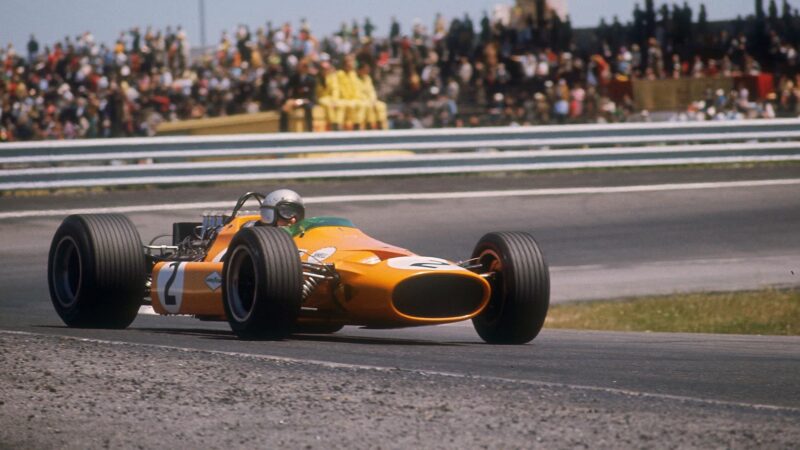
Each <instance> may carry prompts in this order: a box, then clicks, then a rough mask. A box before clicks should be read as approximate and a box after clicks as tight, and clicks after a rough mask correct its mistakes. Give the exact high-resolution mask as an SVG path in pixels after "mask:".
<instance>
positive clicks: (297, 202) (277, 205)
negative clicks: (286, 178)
mask: <svg viewBox="0 0 800 450" xmlns="http://www.w3.org/2000/svg"><path fill="white" fill-rule="evenodd" d="M305 216H306V208H305V206H303V197H300V194H298V193H297V192H295V191H293V190H291V189H278V190H277V191H272V192H270V193H269V194H267V195H266V197H264V200H263V201H262V202H261V221H263V222H264V223H266V224H268V225H275V224H277V222H278V218H279V217H280V218H282V219H284V220H291V219H292V218H296V219H297V221H298V222H299V221H301V220H303V218H304V217H305Z"/></svg>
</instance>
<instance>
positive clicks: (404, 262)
mask: <svg viewBox="0 0 800 450" xmlns="http://www.w3.org/2000/svg"><path fill="white" fill-rule="evenodd" d="M388 264H389V267H391V268H393V269H404V270H459V269H462V267H461V266H457V265H455V264H453V263H451V262H450V261H447V260H444V259H441V258H432V257H429V256H401V257H398V258H391V259H389V260H388Z"/></svg>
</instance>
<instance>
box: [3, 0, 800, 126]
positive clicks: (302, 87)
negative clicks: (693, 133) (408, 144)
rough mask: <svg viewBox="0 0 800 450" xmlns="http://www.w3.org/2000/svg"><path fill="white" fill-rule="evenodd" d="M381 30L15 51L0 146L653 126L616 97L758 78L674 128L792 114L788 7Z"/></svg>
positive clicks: (179, 35)
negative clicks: (211, 135)
mask: <svg viewBox="0 0 800 450" xmlns="http://www.w3.org/2000/svg"><path fill="white" fill-rule="evenodd" d="M375 31H376V27H375V26H374V25H373V24H372V22H371V21H370V20H369V19H366V20H365V21H364V23H363V24H361V23H358V22H356V21H353V22H352V23H351V24H347V23H345V24H342V26H341V29H340V30H339V31H338V32H337V33H334V34H333V35H330V36H326V37H324V38H318V37H317V36H315V35H314V34H313V32H312V30H311V27H310V25H309V24H308V23H307V22H305V21H304V20H303V21H301V22H300V24H299V26H298V27H297V28H295V27H293V26H292V25H291V24H289V23H285V24H283V25H281V26H277V27H276V26H273V25H272V24H271V23H269V22H268V23H266V24H265V26H263V27H259V28H257V29H256V30H255V31H254V32H253V31H252V30H251V29H250V28H249V27H248V26H245V25H240V26H238V27H237V28H236V29H235V30H234V32H233V33H231V34H229V33H227V32H224V33H222V35H221V37H220V39H219V42H218V43H217V44H216V45H214V46H213V47H212V48H208V49H200V50H201V51H199V52H198V51H195V52H193V51H192V48H191V43H190V41H189V39H188V37H187V34H186V32H185V30H183V29H182V28H181V27H176V28H171V27H167V28H166V29H164V30H154V29H151V28H147V29H145V30H141V29H139V28H132V29H130V30H127V31H125V32H122V33H120V35H119V37H118V38H117V40H116V41H115V42H114V43H113V44H110V45H108V44H105V43H100V42H97V40H96V39H95V38H94V36H93V35H92V34H91V33H90V32H86V33H83V34H82V35H80V36H77V37H74V38H73V37H65V38H64V39H63V40H62V41H60V42H56V43H53V44H52V45H50V44H41V43H39V42H38V41H37V39H36V37H35V36H33V35H32V36H30V39H29V41H28V44H27V46H26V48H25V49H23V50H17V49H16V48H14V47H13V46H12V45H11V44H9V45H7V46H6V47H5V48H2V49H0V65H1V67H0V69H1V70H2V72H0V141H10V140H31V139H62V138H65V139H72V138H94V137H117V136H140V135H144V136H146V135H152V134H154V133H155V130H156V128H157V126H158V124H159V123H161V122H163V121H176V120H185V119H193V118H204V117H218V116H226V115H234V114H242V113H253V112H258V111H277V112H280V113H281V116H282V119H281V126H282V128H284V129H286V122H287V120H288V116H289V115H290V114H292V113H293V112H294V111H295V110H296V109H302V110H303V111H304V116H305V119H306V120H305V122H306V129H312V125H313V124H312V122H313V108H314V107H315V106H319V107H320V108H321V110H322V111H323V112H324V117H325V120H326V124H327V125H326V126H327V128H328V129H331V130H337V129H359V128H385V127H391V128H420V127H425V128H429V127H451V126H455V127H461V126H486V125H514V124H518V125H524V124H550V123H567V122H571V123H577V122H619V121H635V120H647V118H648V115H647V113H646V111H645V112H643V111H637V110H636V108H635V107H634V102H633V100H632V98H631V95H630V94H629V93H625V92H622V93H620V92H616V91H615V88H614V85H615V83H618V82H625V81H628V80H631V79H665V78H705V77H709V78H713V77H731V76H737V75H758V74H760V73H762V72H767V73H770V74H773V76H774V80H775V82H774V91H775V93H774V94H773V95H771V96H769V97H768V98H766V99H758V98H755V96H754V95H753V93H751V92H749V91H748V90H747V89H746V88H743V87H742V86H736V87H735V88H734V89H733V90H731V91H727V92H726V91H724V90H723V91H719V90H713V91H712V90H709V91H708V92H707V93H706V95H705V98H702V99H696V100H697V101H696V102H693V103H692V104H691V105H688V108H687V110H686V111H685V112H682V113H681V114H678V115H676V116H675V117H676V118H677V119H679V120H701V119H726V118H740V117H775V116H797V115H798V113H800V101H799V100H800V77H798V64H800V61H798V52H797V48H798V43H799V42H800V14H798V10H797V9H792V7H791V6H790V5H789V3H788V1H787V0H783V1H782V3H781V5H780V8H779V7H778V5H777V4H776V2H775V0H770V2H769V5H768V6H767V8H766V11H765V8H764V5H763V3H762V1H761V0H756V1H755V13H754V14H752V15H748V16H747V17H746V18H742V17H739V18H737V19H736V20H732V21H726V22H709V21H708V20H707V16H706V11H705V8H704V7H703V6H701V7H700V9H699V11H698V13H697V15H696V17H695V14H694V11H692V9H691V8H690V7H689V6H688V4H686V3H684V4H683V5H677V4H673V5H671V6H670V5H667V4H663V5H661V6H660V8H658V9H656V5H655V4H654V2H653V0H646V1H645V2H644V5H643V6H641V5H639V4H636V6H635V7H634V10H633V13H632V19H631V20H630V21H628V22H626V23H622V22H620V20H619V19H618V18H617V17H614V18H613V20H612V21H611V23H610V24H609V23H607V22H606V21H605V20H602V21H601V22H600V25H599V26H598V27H597V28H594V29H591V30H588V29H584V30H574V29H573V28H572V26H571V24H570V21H569V17H566V18H565V19H564V20H563V21H562V19H561V18H560V17H559V16H558V15H556V14H552V13H551V12H550V11H549V10H547V8H546V6H545V2H544V1H543V0H538V1H536V2H535V9H534V11H533V12H532V13H524V12H523V11H522V10H521V9H519V8H510V9H509V11H508V14H506V15H504V16H503V17H499V18H498V17H496V18H494V19H490V18H489V16H488V15H486V14H484V15H483V17H481V19H480V20H479V21H478V23H477V24H476V23H475V22H473V19H472V18H471V17H470V16H468V15H465V16H463V17H457V18H454V19H451V20H450V21H449V22H448V21H446V19H445V18H444V16H441V15H437V16H436V17H435V18H434V20H433V22H432V24H431V26H430V27H428V26H426V25H425V24H423V22H421V21H416V22H415V23H414V24H413V25H412V26H411V28H410V29H409V30H407V31H404V30H403V28H402V26H401V24H400V23H398V22H397V21H396V20H394V19H392V21H391V23H390V25H389V28H388V33H387V34H384V35H382V36H381V37H378V36H376V35H375ZM379 99H380V100H379ZM381 100H383V101H381ZM387 103H388V105H389V108H388V112H387Z"/></svg>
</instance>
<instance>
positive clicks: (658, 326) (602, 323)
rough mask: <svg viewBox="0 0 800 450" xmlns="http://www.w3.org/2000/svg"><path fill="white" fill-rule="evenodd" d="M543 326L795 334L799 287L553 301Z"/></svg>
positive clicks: (798, 321)
mask: <svg viewBox="0 0 800 450" xmlns="http://www.w3.org/2000/svg"><path fill="white" fill-rule="evenodd" d="M545 327H547V328H572V329H584V330H607V331H660V332H684V333H727V334H769V335H783V336H797V335H800V288H796V289H766V290H761V291H746V292H712V293H695V294H676V295H667V296H657V297H635V298H631V299H627V300H610V301H597V302H581V303H568V304H560V305H553V306H551V308H550V312H549V313H548V316H547V321H546V322H545Z"/></svg>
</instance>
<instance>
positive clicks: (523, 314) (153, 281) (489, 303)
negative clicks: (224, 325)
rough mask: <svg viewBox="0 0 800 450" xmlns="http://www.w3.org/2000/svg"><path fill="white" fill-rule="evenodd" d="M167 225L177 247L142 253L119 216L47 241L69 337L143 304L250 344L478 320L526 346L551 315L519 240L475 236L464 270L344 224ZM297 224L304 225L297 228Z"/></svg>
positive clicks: (529, 254)
mask: <svg viewBox="0 0 800 450" xmlns="http://www.w3.org/2000/svg"><path fill="white" fill-rule="evenodd" d="M253 198H255V199H257V200H259V202H261V201H262V200H263V199H264V196H263V195H261V194H258V193H254V192H248V193H246V194H244V195H243V196H242V197H240V198H239V201H238V202H237V203H236V206H235V207H234V209H233V210H232V211H231V212H229V213H227V214H222V213H210V214H208V213H207V214H204V215H203V217H202V222H200V223H175V224H173V233H172V243H171V245H154V242H151V243H150V245H144V246H143V245H142V243H141V240H140V237H139V233H138V231H137V230H136V228H135V227H134V225H133V223H132V222H131V221H130V220H129V219H128V218H127V217H125V216H123V215H119V214H102V215H72V216H69V217H67V218H65V219H64V221H63V222H62V224H61V226H60V227H59V228H58V230H57V231H56V233H55V236H54V238H53V242H52V244H51V247H50V253H49V260H48V269H47V270H48V271H47V274H48V283H49V287H50V296H51V299H52V302H53V305H54V306H55V309H56V311H57V312H58V314H59V316H60V317H61V319H62V320H63V321H64V322H65V323H66V324H67V325H68V326H70V327H96V328H125V327H127V326H128V325H129V324H130V323H131V322H133V320H134V319H135V318H136V315H137V314H138V311H139V309H140V307H141V306H142V304H150V305H152V307H153V309H154V310H155V311H156V312H157V313H159V314H163V315H173V314H179V315H191V316H195V317H197V318H199V319H203V320H227V321H228V323H229V324H230V326H231V328H232V329H233V331H234V333H235V334H236V335H237V336H239V337H241V338H245V339H252V338H266V339H280V338H284V337H286V336H288V335H290V334H292V333H303V332H306V333H333V332H336V331H338V330H340V329H341V328H342V327H343V326H345V325H360V326H364V327H369V328H399V327H409V326H418V325H433V324H442V323H448V322H456V321H462V320H467V319H472V322H473V324H474V326H475V329H476V330H477V332H478V334H479V335H480V337H481V338H482V339H483V340H484V341H486V342H488V343H495V344H522V343H526V342H529V341H531V340H532V339H533V338H534V337H536V335H537V334H538V333H539V331H540V329H541V328H542V325H543V323H544V320H545V316H546V315H547V309H548V305H549V299H550V283H549V272H548V268H547V264H546V263H545V261H544V258H543V256H542V253H541V251H540V250H539V247H538V245H537V244H536V241H535V240H534V239H533V237H532V236H531V235H529V234H527V233H520V232H502V233H489V234H486V235H485V236H483V237H482V238H481V239H480V241H479V242H478V244H477V245H476V247H475V249H474V251H473V253H472V257H471V259H468V260H466V261H461V262H451V261H447V260H444V259H441V258H434V257H428V256H419V255H416V254H414V253H412V252H410V251H408V250H406V249H403V248H399V247H395V246H393V245H389V244H386V243H384V242H381V241H378V240H376V239H373V238H371V237H369V236H367V235H366V234H364V233H363V232H362V231H361V230H359V229H358V228H356V227H355V226H354V225H353V223H351V222H350V221H349V220H347V219H342V218H336V217H314V218H309V219H303V220H300V221H298V222H296V223H294V224H293V225H291V226H287V227H275V226H267V225H266V224H264V221H263V220H262V216H261V215H259V214H258V213H248V212H242V207H243V206H244V204H245V202H247V201H248V200H250V199H253ZM301 219H302V217H301Z"/></svg>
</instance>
